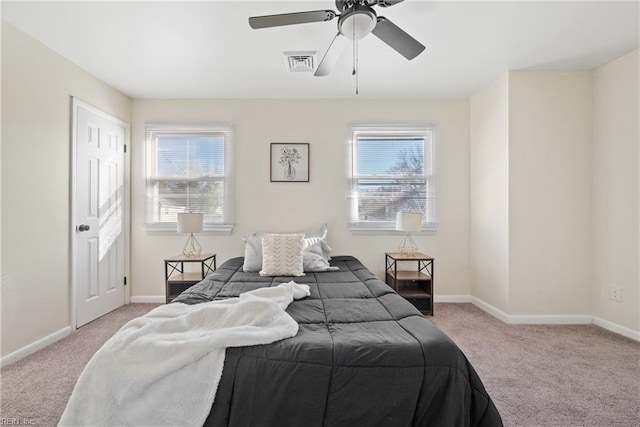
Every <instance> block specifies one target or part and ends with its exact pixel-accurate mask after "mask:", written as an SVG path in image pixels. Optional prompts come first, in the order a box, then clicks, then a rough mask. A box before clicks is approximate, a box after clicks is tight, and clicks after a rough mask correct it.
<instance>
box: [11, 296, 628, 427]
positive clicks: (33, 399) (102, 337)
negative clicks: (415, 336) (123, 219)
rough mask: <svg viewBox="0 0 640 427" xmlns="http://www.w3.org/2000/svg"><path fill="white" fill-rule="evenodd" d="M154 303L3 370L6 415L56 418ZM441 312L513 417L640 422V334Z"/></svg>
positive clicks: (37, 420) (517, 421)
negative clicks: (106, 349)
mask: <svg viewBox="0 0 640 427" xmlns="http://www.w3.org/2000/svg"><path fill="white" fill-rule="evenodd" d="M155 306H156V305H154V304H130V305H127V306H124V307H122V308H120V309H118V310H116V311H114V312H113V313H110V314H108V315H106V316H104V317H102V318H100V319H98V320H96V321H94V322H92V323H90V324H88V325H86V326H84V327H82V328H80V329H79V330H78V331H76V332H74V333H73V334H71V335H70V336H69V337H67V338H65V339H63V340H61V341H59V342H57V343H55V344H53V345H51V346H49V347H47V348H46V349H43V350H41V351H39V352H37V353H35V354H33V355H31V356H29V357H27V358H25V359H22V360H21V361H19V362H17V363H15V364H13V365H10V366H8V367H6V368H4V369H2V371H1V373H0V383H1V386H0V387H1V393H0V417H2V418H1V419H0V421H2V419H7V418H18V419H20V420H22V419H23V418H24V419H26V420H27V421H28V423H31V422H32V423H33V424H31V425H38V426H53V425H55V424H56V423H57V421H58V419H59V418H60V415H61V414H62V411H63V410H64V407H65V405H66V402H67V400H68V398H69V396H70V394H71V391H72V390H73V386H74V384H75V381H76V380H77V378H78V376H79V375H80V372H81V371H82V369H83V367H84V365H85V364H86V363H87V362H88V360H89V359H90V358H91V356H92V355H93V353H95V351H96V350H97V349H98V348H99V347H100V346H101V345H102V343H104V342H105V341H106V340H107V339H108V338H109V337H110V336H111V335H113V334H114V333H115V332H116V331H117V330H118V329H119V328H120V327H121V326H122V325H124V323H126V322H127V321H128V320H129V319H132V318H134V317H137V316H140V315H142V314H144V313H146V312H147V311H149V310H150V309H151V308H153V307H155ZM435 313H436V315H435V317H433V318H432V317H431V316H427V318H429V319H430V320H433V322H434V323H436V324H437V325H438V326H439V327H440V328H442V329H443V330H444V331H445V332H446V333H447V334H448V335H449V336H451V337H452V338H453V339H454V341H456V343H458V345H459V346H460V347H461V348H462V350H463V351H464V352H465V354H466V355H467V357H468V359H469V360H470V361H471V363H472V364H473V365H474V367H475V368H476V370H477V371H478V373H479V375H480V377H481V378H482V380H483V382H484V384H485V386H486V388H487V390H488V391H489V393H490V394H491V396H492V398H493V400H494V401H495V403H496V406H497V407H498V409H499V411H500V413H501V415H502V417H503V421H504V423H505V425H506V426H560V427H565V426H567V427H568V426H638V425H640V343H637V342H635V341H632V340H629V339H627V338H624V337H621V336H619V335H616V334H613V333H610V332H608V331H605V330H603V329H601V328H598V327H596V326H524V325H505V324H504V323H502V322H500V321H499V320H497V319H495V318H493V317H491V316H490V315H488V314H486V313H484V312H483V311H482V310H480V309H478V308H476V307H474V306H473V305H471V304H436V307H435ZM5 424H6V422H5Z"/></svg>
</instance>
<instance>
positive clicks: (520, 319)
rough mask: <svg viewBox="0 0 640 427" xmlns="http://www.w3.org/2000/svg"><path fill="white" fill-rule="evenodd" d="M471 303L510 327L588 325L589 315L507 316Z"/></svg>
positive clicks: (474, 301)
mask: <svg viewBox="0 0 640 427" xmlns="http://www.w3.org/2000/svg"><path fill="white" fill-rule="evenodd" d="M471 303H472V304H473V305H475V306H476V307H478V308H481V309H482V310H484V311H486V312H487V313H489V314H491V315H492V316H493V317H496V318H498V319H500V320H502V321H503V322H504V323H509V324H511V325H590V324H592V323H593V316H592V315H590V314H507V313H505V312H504V311H502V310H500V309H499V308H496V307H494V306H492V305H491V304H489V303H487V302H485V301H483V300H481V299H479V298H476V297H474V296H472V297H471Z"/></svg>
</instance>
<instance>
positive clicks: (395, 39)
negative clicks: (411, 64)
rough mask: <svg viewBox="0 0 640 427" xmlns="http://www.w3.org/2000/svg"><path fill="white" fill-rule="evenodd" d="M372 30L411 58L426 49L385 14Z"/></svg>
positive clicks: (403, 54)
mask: <svg viewBox="0 0 640 427" xmlns="http://www.w3.org/2000/svg"><path fill="white" fill-rule="evenodd" d="M371 32H372V33H373V35H375V36H376V37H378V38H379V39H380V40H382V41H383V42H385V43H386V44H388V45H389V46H391V47H392V48H393V49H395V50H396V51H397V52H398V53H399V54H401V55H402V56H404V57H405V58H407V59H409V60H411V59H413V58H415V57H416V56H418V55H420V54H421V53H422V51H423V50H424V49H425V47H424V46H423V45H422V43H420V42H419V41H418V40H416V39H414V38H413V37H411V36H410V35H409V34H407V33H405V32H404V31H403V30H402V29H401V28H400V27H398V26H397V25H396V24H394V23H393V22H391V21H389V20H388V19H387V18H385V17H384V16H379V17H378V23H377V24H376V26H375V28H374V29H373V31H371Z"/></svg>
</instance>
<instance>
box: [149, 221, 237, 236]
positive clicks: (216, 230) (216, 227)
mask: <svg viewBox="0 0 640 427" xmlns="http://www.w3.org/2000/svg"><path fill="white" fill-rule="evenodd" d="M144 230H145V231H146V232H147V233H148V234H162V235H167V234H178V232H177V225H176V224H175V223H164V224H162V223H153V224H145V225H144ZM231 231H233V224H205V225H204V230H202V232H200V233H194V234H196V235H200V234H205V235H214V236H229V235H230V234H231ZM181 234H185V233H181Z"/></svg>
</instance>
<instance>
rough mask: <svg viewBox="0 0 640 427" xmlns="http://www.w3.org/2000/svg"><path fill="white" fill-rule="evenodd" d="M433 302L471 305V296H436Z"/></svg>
mask: <svg viewBox="0 0 640 427" xmlns="http://www.w3.org/2000/svg"><path fill="white" fill-rule="evenodd" d="M433 302H453V303H469V302H471V295H435V296H434V297H433Z"/></svg>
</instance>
